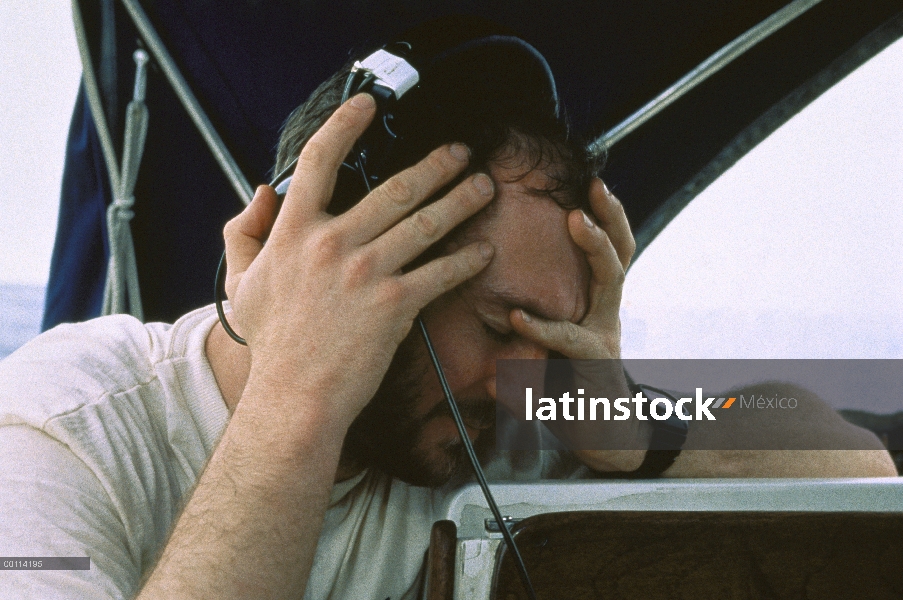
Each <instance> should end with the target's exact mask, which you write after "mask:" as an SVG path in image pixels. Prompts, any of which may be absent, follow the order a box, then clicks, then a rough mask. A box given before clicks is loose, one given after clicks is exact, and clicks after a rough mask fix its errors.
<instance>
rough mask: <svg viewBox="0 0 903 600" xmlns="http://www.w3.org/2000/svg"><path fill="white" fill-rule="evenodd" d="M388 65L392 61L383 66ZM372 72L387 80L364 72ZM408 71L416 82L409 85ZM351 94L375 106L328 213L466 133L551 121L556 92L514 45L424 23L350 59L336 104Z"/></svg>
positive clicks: (281, 188) (462, 27)
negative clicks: (363, 96)
mask: <svg viewBox="0 0 903 600" xmlns="http://www.w3.org/2000/svg"><path fill="white" fill-rule="evenodd" d="M386 53H389V54H391V55H393V56H391V57H389V56H388V55H387V54H386ZM378 55H381V56H378ZM387 57H388V61H387V62H383V61H385V60H386V58H387ZM394 57H399V59H401V60H399V61H394V62H393V59H394ZM398 63H401V64H398ZM374 64H379V65H381V67H383V68H384V69H388V71H389V72H391V75H392V76H393V77H396V79H393V80H392V81H390V79H391V77H390V76H389V75H386V73H387V71H385V70H383V71H380V70H379V69H372V68H371V69H368V68H366V66H371V67H372V65H374ZM412 71H416V73H415V75H414V77H415V80H414V81H416V83H415V84H413V85H409V84H410V83H411V81H410V80H406V78H408V77H409V76H410V73H411V72H412ZM380 76H383V77H385V80H383V79H381V78H380ZM395 84H399V85H400V88H399V87H398V86H396V85H395ZM398 89H401V93H400V94H397V95H396V91H397V90H398ZM360 92H369V93H370V94H372V95H373V96H374V97H375V98H376V99H377V104H378V112H377V116H376V117H375V118H374V121H373V124H372V125H371V126H370V128H369V129H368V130H367V132H365V134H364V135H363V136H362V137H361V139H360V140H359V142H358V144H357V146H356V148H355V150H354V151H353V152H352V154H351V155H349V157H348V159H346V161H345V165H344V166H345V169H343V170H342V172H341V173H340V176H339V179H338V182H337V187H336V193H335V197H334V201H333V204H332V205H331V206H330V212H332V213H334V214H338V213H341V212H344V211H345V210H347V209H348V208H350V207H351V206H352V205H353V204H354V203H355V202H357V201H358V200H360V198H362V197H363V196H364V195H366V193H367V191H368V190H369V189H371V188H372V187H374V186H375V185H377V184H378V183H379V182H381V181H383V180H385V179H386V178H388V177H390V176H391V175H393V174H395V173H396V172H398V171H400V170H402V169H403V168H405V167H407V166H409V165H410V164H413V163H414V162H415V161H416V160H419V159H420V158H422V157H423V156H425V155H426V153H428V152H429V151H430V150H432V149H433V148H435V147H437V146H439V145H441V144H443V143H448V142H452V141H464V142H467V141H468V138H469V137H472V136H471V135H470V133H471V132H472V131H474V130H479V129H481V128H487V127H492V126H497V127H500V128H504V127H509V128H518V126H519V125H520V124H522V123H557V122H558V121H559V105H558V94H557V90H556V87H555V81H554V78H553V77H552V72H551V69H550V68H549V65H548V63H547V62H546V60H545V58H543V56H542V55H541V54H540V53H539V52H538V51H537V50H536V49H535V48H534V47H533V46H531V45H530V44H528V43H527V42H525V41H523V40H522V39H520V38H519V37H516V36H514V35H510V32H508V31H504V30H503V29H502V28H501V27H500V26H498V25H496V24H493V23H490V22H488V21H485V20H482V19H477V18H475V17H463V16H457V17H444V18H441V19H437V20H434V21H430V22H427V23H424V24H422V25H419V26H417V27H415V28H413V29H411V30H409V31H408V32H406V33H405V34H403V35H402V36H400V37H399V38H398V40H397V41H394V42H391V43H388V44H386V45H384V46H383V47H382V48H381V49H380V50H378V51H377V52H376V53H372V54H369V55H368V56H367V57H365V58H362V59H361V60H359V61H357V62H356V63H355V66H354V68H352V71H351V73H350V74H349V76H348V79H347V82H346V86H345V97H346V98H343V99H347V97H349V96H351V95H354V94H355V93H360ZM398 95H400V97H397V96H398ZM292 171H293V168H292V167H290V168H288V169H286V170H285V171H283V173H281V174H280V175H279V176H278V177H277V178H276V180H274V182H273V185H274V186H276V187H277V192H281V193H284V192H285V190H287V188H288V185H287V179H286V178H287V177H288V176H289V175H290V174H291V172H292ZM349 171H354V172H356V174H355V175H351V173H350V172H349Z"/></svg>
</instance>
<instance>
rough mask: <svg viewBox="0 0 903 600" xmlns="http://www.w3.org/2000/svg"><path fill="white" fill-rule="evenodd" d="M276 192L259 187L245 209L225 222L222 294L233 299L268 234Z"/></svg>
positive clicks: (274, 218)
mask: <svg viewBox="0 0 903 600" xmlns="http://www.w3.org/2000/svg"><path fill="white" fill-rule="evenodd" d="M278 207H279V199H278V197H277V196H276V191H275V190H274V189H273V188H271V187H270V186H268V185H261V186H259V187H258V188H257V190H256V192H255V193H254V198H253V199H252V200H251V203H250V204H249V205H248V206H247V207H245V209H244V210H243V211H242V212H241V213H240V214H238V215H237V216H235V217H234V218H232V220H230V221H229V222H228V223H226V226H225V228H224V229H223V238H224V239H225V241H226V267H227V269H226V295H227V296H228V297H230V298H231V297H233V296H234V294H235V290H236V288H238V282H239V281H240V280H241V276H242V275H243V274H244V272H245V271H247V270H248V267H250V266H251V263H252V262H254V259H255V258H257V255H258V254H260V251H261V250H262V249H263V244H264V242H266V239H267V237H269V235H270V230H272V228H273V223H274V222H275V221H276V215H277V213H278V212H279V211H278Z"/></svg>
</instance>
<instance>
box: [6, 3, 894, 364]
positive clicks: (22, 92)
mask: <svg viewBox="0 0 903 600" xmlns="http://www.w3.org/2000/svg"><path fill="white" fill-rule="evenodd" d="M80 71H81V68H80V64H79V58H78V51H77V48H76V44H75V37H74V33H73V28H72V23H71V14H70V5H69V3H68V2H49V1H47V0H38V1H31V2H29V1H27V0H3V1H2V2H0V115H2V118H0V215H2V218H0V283H3V282H20V283H29V284H35V285H43V284H44V282H45V281H46V279H47V274H48V271H49V262H50V254H51V251H52V246H53V239H54V234H55V227H56V217H57V209H58V198H59V187H60V179H61V175H62V161H63V155H64V151H65V142H66V134H67V130H68V123H69V118H70V114H71V111H72V106H73V104H74V99H75V95H76V91H77V87H78V82H79V77H80ZM901 232H903V41H898V42H897V43H896V44H894V45H893V46H892V47H891V48H890V49H888V50H886V51H884V52H883V53H882V54H880V55H879V56H878V57H876V58H875V59H873V60H872V61H870V62H869V63H867V64H866V65H865V66H864V67H862V68H860V69H859V70H857V71H856V72H854V73H853V74H852V75H850V76H849V77H848V78H846V79H845V80H844V81H842V82H841V83H840V84H838V85H837V86H835V88H833V89H832V90H830V91H829V92H828V93H827V94H825V95H824V96H822V97H821V98H819V99H818V100H816V101H815V102H814V103H813V104H812V105H811V106H810V107H808V108H807V109H806V110H804V111H803V112H802V113H800V114H799V115H797V116H796V117H794V118H793V119H791V120H790V121H789V122H788V123H787V124H786V125H785V126H784V127H782V128H781V129H779V130H778V131H777V132H776V133H775V134H773V135H772V136H771V137H770V138H769V139H768V140H766V141H765V142H764V143H762V144H761V145H759V146H758V147H757V148H755V149H754V150H753V151H752V152H751V153H750V154H748V155H747V156H746V157H744V158H743V159H741V160H740V162H739V163H738V164H737V165H736V166H735V167H733V168H732V169H731V170H730V171H728V173H726V174H725V175H724V176H723V177H722V178H720V179H719V180H718V181H716V182H715V183H714V184H712V185H711V186H710V187H709V188H708V189H706V190H705V191H704V192H703V193H702V194H701V195H700V196H699V197H698V198H696V199H695V200H694V201H693V202H692V203H691V204H690V205H689V207H688V208H687V209H685V210H684V211H683V212H682V213H681V214H680V215H679V216H678V217H677V218H676V219H675V220H674V221H673V222H672V223H671V224H670V225H669V226H668V227H667V228H666V229H665V231H664V232H663V233H662V234H661V235H660V236H659V237H658V238H657V239H656V240H655V242H654V243H653V244H652V245H651V246H650V248H648V249H647V250H646V251H645V252H644V253H643V255H642V256H641V257H639V259H638V260H637V261H636V263H635V264H634V265H633V267H632V269H631V271H630V273H629V274H628V277H627V283H626V286H625V290H624V301H623V307H622V322H623V330H624V353H625V355H626V356H633V357H636V356H643V357H662V358H665V357H669V358H677V357H707V356H730V357H736V358H742V357H758V358H761V357H765V356H769V357H789V356H795V357H802V356H807V357H816V356H817V357H829V356H830V357H837V358H844V357H845V358H852V357H858V358H866V357H869V358H878V357H885V358H890V357H893V358H903V345H901V340H903V301H901V290H903V267H901V265H903V251H901V247H903V239H901V235H903V234H901Z"/></svg>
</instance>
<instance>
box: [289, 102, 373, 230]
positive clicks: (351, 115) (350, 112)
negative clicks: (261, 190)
mask: <svg viewBox="0 0 903 600" xmlns="http://www.w3.org/2000/svg"><path fill="white" fill-rule="evenodd" d="M375 109H376V103H375V102H374V100H373V97H372V96H370V95H369V94H358V95H357V96H354V97H353V98H351V100H349V101H348V102H346V103H345V104H343V105H342V106H340V107H339V108H338V109H337V110H336V111H335V113H333V115H332V116H331V117H329V120H327V121H326V123H325V124H324V125H323V126H322V127H321V128H320V129H319V130H318V131H317V132H316V133H315V134H314V135H313V137H311V138H310V140H308V142H307V143H306V144H305V145H304V149H303V150H302V151H301V156H300V157H299V158H298V165H297V166H296V167H295V172H294V174H293V176H292V183H291V185H289V188H288V193H287V194H286V196H285V201H284V203H283V206H282V210H281V211H280V214H279V218H278V220H277V222H278V225H277V232H281V231H282V230H283V229H285V230H288V232H289V233H292V232H294V231H296V230H297V228H298V227H300V226H303V225H304V224H307V223H310V222H311V221H312V220H313V219H314V217H315V215H319V214H320V213H322V212H323V211H324V210H325V208H326V205H327V204H328V203H329V200H330V198H331V197H332V192H333V189H334V188H335V180H336V174H337V173H338V170H339V167H340V166H341V164H342V161H343V160H344V159H345V157H346V156H347V155H348V153H349V152H351V149H352V147H353V146H354V143H355V141H356V140H357V138H359V137H360V136H361V135H362V134H363V133H364V131H366V129H367V127H368V126H369V125H370V122H371V121H372V120H373V114H374V112H375Z"/></svg>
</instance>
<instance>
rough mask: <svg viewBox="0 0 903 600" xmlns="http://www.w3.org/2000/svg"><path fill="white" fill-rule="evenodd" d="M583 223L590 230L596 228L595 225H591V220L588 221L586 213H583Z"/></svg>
mask: <svg viewBox="0 0 903 600" xmlns="http://www.w3.org/2000/svg"><path fill="white" fill-rule="evenodd" d="M583 223H584V224H585V225H586V226H587V227H588V228H590V229H593V228H594V227H595V226H596V224H595V223H593V220H592V219H590V218H589V215H588V214H586V213H583Z"/></svg>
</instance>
